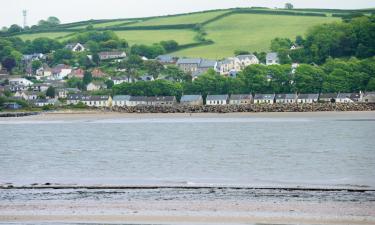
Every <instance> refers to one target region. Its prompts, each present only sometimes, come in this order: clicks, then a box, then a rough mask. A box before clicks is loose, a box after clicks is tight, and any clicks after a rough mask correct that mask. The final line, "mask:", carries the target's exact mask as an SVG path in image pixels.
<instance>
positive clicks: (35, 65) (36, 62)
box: [31, 60, 42, 74]
mask: <svg viewBox="0 0 375 225" xmlns="http://www.w3.org/2000/svg"><path fill="white" fill-rule="evenodd" d="M40 67H42V62H41V61H39V60H34V61H32V62H31V69H32V70H33V73H34V74H35V72H36V71H37V69H39V68H40Z"/></svg>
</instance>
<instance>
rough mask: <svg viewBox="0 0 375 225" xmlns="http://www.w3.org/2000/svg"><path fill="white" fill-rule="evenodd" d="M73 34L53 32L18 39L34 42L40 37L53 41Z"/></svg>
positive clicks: (22, 35) (25, 35)
mask: <svg viewBox="0 0 375 225" xmlns="http://www.w3.org/2000/svg"><path fill="white" fill-rule="evenodd" d="M68 34H71V33H69V32H55V33H54V32H51V33H35V34H21V35H17V37H20V38H21V39H22V40H24V41H27V40H30V41H32V40H34V39H35V38H39V37H48V38H53V39H61V38H63V37H64V36H66V35H68Z"/></svg>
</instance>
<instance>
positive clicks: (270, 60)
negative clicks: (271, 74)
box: [266, 52, 280, 66]
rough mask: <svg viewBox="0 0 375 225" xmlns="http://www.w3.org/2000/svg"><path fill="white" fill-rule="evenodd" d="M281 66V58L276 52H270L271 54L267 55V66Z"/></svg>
mask: <svg viewBox="0 0 375 225" xmlns="http://www.w3.org/2000/svg"><path fill="white" fill-rule="evenodd" d="M279 64H280V60H279V56H278V54H277V53H276V52H270V53H267V55H266V65H267V66H269V65H279Z"/></svg>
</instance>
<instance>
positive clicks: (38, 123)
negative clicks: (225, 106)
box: [0, 114, 375, 188]
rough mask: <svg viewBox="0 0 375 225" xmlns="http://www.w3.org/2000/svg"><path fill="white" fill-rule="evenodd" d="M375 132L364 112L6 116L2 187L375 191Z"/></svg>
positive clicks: (0, 149)
mask: <svg viewBox="0 0 375 225" xmlns="http://www.w3.org/2000/svg"><path fill="white" fill-rule="evenodd" d="M371 115H373V114H371ZM374 134H375V120H373V118H372V117H371V118H370V119H369V118H368V117H366V116H361V114H355V116H354V117H343V118H341V117H332V116H329V117H328V116H327V117H325V116H319V117H312V118H308V117H307V116H306V117H280V118H278V117H274V118H269V117H261V116H251V117H246V116H239V117H238V116H236V117H231V116H226V117H215V116H211V117H201V118H199V117H192V118H190V117H171V118H159V117H154V118H153V117H145V118H122V117H119V118H117V117H113V118H107V119H93V118H87V119H85V118H84V119H78V120H63V119H61V120H48V119H31V120H22V119H12V120H0V184H1V183H3V184H4V183H13V184H15V185H30V184H33V183H46V182H49V183H56V184H79V185H97V184H102V185H146V184H147V185H149V184H152V185H230V186H237V185H241V186H250V187H256V186H272V187H274V186H307V187H309V186H340V187H341V186H345V187H353V186H358V185H361V186H366V187H370V188H374V187H375V147H374V146H375V135H374Z"/></svg>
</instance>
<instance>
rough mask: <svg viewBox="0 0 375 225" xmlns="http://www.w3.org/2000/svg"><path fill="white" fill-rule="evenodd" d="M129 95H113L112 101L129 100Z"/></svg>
mask: <svg viewBox="0 0 375 225" xmlns="http://www.w3.org/2000/svg"><path fill="white" fill-rule="evenodd" d="M129 100H130V95H115V96H113V101H129Z"/></svg>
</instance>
